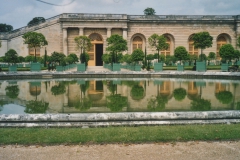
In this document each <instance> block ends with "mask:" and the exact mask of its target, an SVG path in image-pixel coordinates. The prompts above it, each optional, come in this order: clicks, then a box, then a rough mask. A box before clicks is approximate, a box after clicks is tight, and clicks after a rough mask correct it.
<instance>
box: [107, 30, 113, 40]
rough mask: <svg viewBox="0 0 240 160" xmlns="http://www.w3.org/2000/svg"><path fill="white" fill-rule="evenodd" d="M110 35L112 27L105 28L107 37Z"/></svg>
mask: <svg viewBox="0 0 240 160" xmlns="http://www.w3.org/2000/svg"><path fill="white" fill-rule="evenodd" d="M111 35H112V28H107V38H109V37H111Z"/></svg>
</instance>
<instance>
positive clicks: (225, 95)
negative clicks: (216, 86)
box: [215, 91, 233, 104]
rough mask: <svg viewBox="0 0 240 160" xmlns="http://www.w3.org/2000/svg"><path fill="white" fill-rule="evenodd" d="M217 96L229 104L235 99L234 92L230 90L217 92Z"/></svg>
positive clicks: (222, 101) (223, 102)
mask: <svg viewBox="0 0 240 160" xmlns="http://www.w3.org/2000/svg"><path fill="white" fill-rule="evenodd" d="M215 96H216V98H217V99H218V100H219V101H220V102H221V103H222V104H229V103H231V102H232V100H233V94H232V92H229V91H221V92H219V93H216V94H215Z"/></svg>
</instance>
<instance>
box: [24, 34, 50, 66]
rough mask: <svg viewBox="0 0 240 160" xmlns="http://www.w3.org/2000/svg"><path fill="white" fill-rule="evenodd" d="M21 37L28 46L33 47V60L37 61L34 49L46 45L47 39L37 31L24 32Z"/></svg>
mask: <svg viewBox="0 0 240 160" xmlns="http://www.w3.org/2000/svg"><path fill="white" fill-rule="evenodd" d="M22 38H23V39H24V41H23V43H24V44H28V48H34V50H35V60H34V61H35V62H36V61H37V58H36V49H37V48H38V47H39V48H41V47H42V46H46V45H48V42H47V40H46V39H45V37H44V35H43V34H42V33H37V32H27V33H25V34H24V35H23V36H22Z"/></svg>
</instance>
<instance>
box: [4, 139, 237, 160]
mask: <svg viewBox="0 0 240 160" xmlns="http://www.w3.org/2000/svg"><path fill="white" fill-rule="evenodd" d="M0 159H1V160H33V159H34V160H65V159H67V160H75V159H76V160H78V159H81V160H85V159H86V160H89V159H91V160H95V159H96V160H99V159H101V160H108V159H109V160H113V159H114V160H118V159H119V160H120V159H121V160H122V159H123V160H135V159H136V160H141V159H142V160H146V159H150V160H155V159H156V160H159V159H169V160H175V159H176V160H203V159H204V160H239V159H240V141H225V142H177V143H154V144H104V145H92V144H91V145H67V146H65V145H58V146H37V145H34V146H21V145H7V146H0Z"/></svg>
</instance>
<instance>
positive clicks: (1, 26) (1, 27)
mask: <svg viewBox="0 0 240 160" xmlns="http://www.w3.org/2000/svg"><path fill="white" fill-rule="evenodd" d="M12 30H13V27H12V26H11V25H8V24H4V23H0V32H10V31H12Z"/></svg>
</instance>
